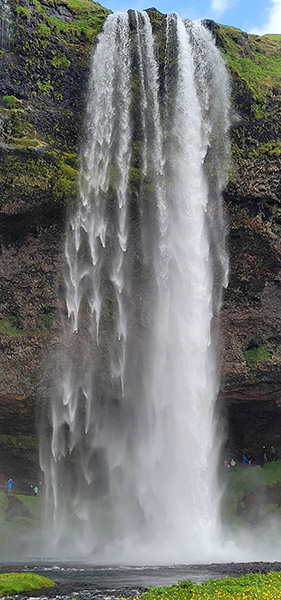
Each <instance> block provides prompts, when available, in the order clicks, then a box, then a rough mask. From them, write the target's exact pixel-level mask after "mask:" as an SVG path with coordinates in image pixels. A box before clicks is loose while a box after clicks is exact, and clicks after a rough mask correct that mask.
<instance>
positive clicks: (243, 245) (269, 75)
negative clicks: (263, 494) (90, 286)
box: [0, 0, 281, 486]
mask: <svg viewBox="0 0 281 600" xmlns="http://www.w3.org/2000/svg"><path fill="white" fill-rule="evenodd" d="M9 6H10V9H11V16H10V22H9V23H8V28H6V29H5V35H3V34H2V39H1V44H2V50H0V73H1V77H0V125H1V126H0V133H1V136H0V138H1V139H0V230H1V258H0V277H1V295H0V345H1V379H0V453H1V465H2V466H1V472H0V484H1V483H4V481H5V480H6V479H7V478H9V477H10V476H11V469H16V470H17V472H18V474H19V472H20V471H21V473H22V474H21V482H22V483H21V485H25V486H27V485H30V484H31V483H34V482H35V483H36V481H34V479H35V478H36V477H37V449H36V438H35V429H36V414H35V406H36V400H37V399H39V400H40V399H41V398H42V397H45V396H46V395H47V392H48V386H49V382H50V380H51V373H50V372H49V371H50V368H51V367H50V362H49V361H48V352H51V353H54V352H55V347H56V344H57V343H58V342H59V340H60V335H61V326H60V321H59V319H58V317H57V307H58V305H60V307H61V308H62V310H64V305H63V297H62V296H63V295H62V293H61V292H62V281H61V277H62V276H61V256H62V252H61V250H62V245H63V233H64V221H65V214H66V210H67V207H68V206H71V204H72V203H73V202H74V201H75V197H76V185H77V176H78V164H77V150H78V147H79V141H80V136H81V129H82V117H83V112H84V106H85V97H86V89H87V79H88V72H89V61H90V55H91V48H92V44H93V40H94V39H95V36H96V35H97V33H98V32H99V31H100V30H101V27H102V24H103V22H104V20H105V18H106V16H107V14H108V12H109V11H107V10H105V9H103V8H102V7H101V6H100V5H99V4H95V3H92V2H91V0H56V1H54V0H19V1H18V0H10V3H9ZM150 15H151V18H152V19H153V26H154V29H155V32H156V34H157V32H159V31H161V21H162V15H160V13H157V11H155V10H152V11H150ZM208 25H209V26H210V27H212V28H213V30H214V34H215V35H216V40H217V44H218V45H219V46H220V47H221V50H222V52H223V53H224V55H225V57H226V60H227V61H228V64H229V68H230V74H231V85H232V92H233V94H232V95H233V129H232V149H233V159H232V167H231V173H230V179H229V185H228V188H227V190H226V192H225V205H226V211H227V215H228V222H229V231H230V233H229V249H230V257H231V261H230V262H231V268H230V279H229V287H228V289H227V291H226V294H225V302H224V306H223V310H222V318H221V321H222V331H223V337H224V339H223V357H222V367H221V369H222V377H223V379H222V394H221V403H222V404H223V406H224V407H227V412H228V416H229V423H230V426H229V433H230V439H231V443H232V444H233V446H237V447H242V446H249V447H253V446H254V445H255V444H257V445H258V444H259V442H260V441H265V442H266V441H268V443H269V442H270V441H271V440H273V439H274V442H275V443H276V442H277V443H278V441H279V438H280V434H279V431H280V430H281V429H280V424H281V423H280V421H281V408H279V405H281V392H280V390H281V387H280V380H281V374H280V373H281V371H280V366H281V317H280V311H279V307H280V296H281V276H280V273H281V268H280V257H281V247H280V231H281V208H280V196H281V194H280V186H281V183H280V157H281V143H280V138H281V136H280V129H281V121H280V103H281V101H280V98H281V95H280V91H281V90H280V83H279V81H278V68H279V72H280V60H281V36H277V37H276V38H275V37H274V36H270V37H263V38H258V37H256V36H248V35H247V34H245V33H242V32H240V31H238V30H235V29H232V28H228V27H223V26H218V25H215V24H213V23H209V24H208ZM8 29H9V35H8ZM158 35H159V34H158ZM159 46H160V47H161V41H160V42H159ZM160 50H161V48H160ZM159 54H161V51H160V52H159ZM278 140H279V142H278ZM57 298H58V299H57ZM275 436H276V439H275ZM280 447H281V438H280ZM14 478H15V476H14Z"/></svg>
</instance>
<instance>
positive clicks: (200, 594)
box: [135, 573, 281, 600]
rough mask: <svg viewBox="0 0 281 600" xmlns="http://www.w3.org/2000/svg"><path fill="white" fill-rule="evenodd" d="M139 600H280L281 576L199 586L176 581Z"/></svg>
mask: <svg viewBox="0 0 281 600" xmlns="http://www.w3.org/2000/svg"><path fill="white" fill-rule="evenodd" d="M141 598H142V600H213V599H215V598H217V599H220V600H280V598H281V573H268V574H267V575H260V574H254V575H253V574H251V575H245V576H244V577H240V578H239V579H236V578H234V577H226V578H225V579H209V581H206V582H205V583H202V584H200V585H199V584H196V583H192V582H191V581H189V580H187V581H179V583H178V585H173V586H171V587H166V588H164V587H163V588H154V587H152V588H150V590H149V591H148V592H146V593H145V594H143V595H142V597H141ZM135 600H136V599H135Z"/></svg>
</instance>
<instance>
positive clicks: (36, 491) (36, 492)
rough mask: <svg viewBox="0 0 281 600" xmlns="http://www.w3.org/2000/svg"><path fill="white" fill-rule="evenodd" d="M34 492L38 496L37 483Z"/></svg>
mask: <svg viewBox="0 0 281 600" xmlns="http://www.w3.org/2000/svg"><path fill="white" fill-rule="evenodd" d="M34 494H35V496H38V487H37V485H36V486H35V488H34Z"/></svg>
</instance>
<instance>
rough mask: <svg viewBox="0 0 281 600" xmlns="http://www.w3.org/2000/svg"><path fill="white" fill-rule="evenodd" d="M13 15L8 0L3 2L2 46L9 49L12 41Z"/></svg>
mask: <svg viewBox="0 0 281 600" xmlns="http://www.w3.org/2000/svg"><path fill="white" fill-rule="evenodd" d="M11 23H12V13H11V9H10V6H9V3H8V0H1V6H0V45H1V46H2V48H5V49H7V48H8V47H9V45H10V39H11Z"/></svg>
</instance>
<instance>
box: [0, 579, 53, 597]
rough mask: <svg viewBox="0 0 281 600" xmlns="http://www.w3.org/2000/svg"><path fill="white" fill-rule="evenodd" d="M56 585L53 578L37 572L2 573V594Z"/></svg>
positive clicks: (0, 580) (7, 594)
mask: <svg viewBox="0 0 281 600" xmlns="http://www.w3.org/2000/svg"><path fill="white" fill-rule="evenodd" d="M54 585H55V584H54V582H53V581H51V579H48V578H47V577H43V576H42V575H36V574H35V573H3V574H1V575H0V596H10V595H11V594H20V593H22V592H28V591H31V590H39V589H42V588H51V587H54Z"/></svg>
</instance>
